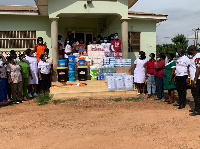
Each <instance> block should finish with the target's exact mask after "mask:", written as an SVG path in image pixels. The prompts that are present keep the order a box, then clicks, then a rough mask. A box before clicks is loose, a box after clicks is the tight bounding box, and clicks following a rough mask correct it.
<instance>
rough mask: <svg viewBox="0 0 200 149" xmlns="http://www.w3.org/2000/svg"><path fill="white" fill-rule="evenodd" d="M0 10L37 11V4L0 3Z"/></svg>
mask: <svg viewBox="0 0 200 149" xmlns="http://www.w3.org/2000/svg"><path fill="white" fill-rule="evenodd" d="M0 10H1V11H38V8H37V6H20V5H0Z"/></svg>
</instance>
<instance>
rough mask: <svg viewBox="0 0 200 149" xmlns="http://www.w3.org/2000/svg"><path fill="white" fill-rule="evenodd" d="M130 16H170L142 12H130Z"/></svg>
mask: <svg viewBox="0 0 200 149" xmlns="http://www.w3.org/2000/svg"><path fill="white" fill-rule="evenodd" d="M128 14H136V15H152V16H168V15H165V14H159V13H151V12H141V11H128Z"/></svg>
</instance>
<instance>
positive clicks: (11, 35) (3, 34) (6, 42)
mask: <svg viewBox="0 0 200 149" xmlns="http://www.w3.org/2000/svg"><path fill="white" fill-rule="evenodd" d="M35 42H36V31H0V48H4V49H10V48H34V43H35Z"/></svg>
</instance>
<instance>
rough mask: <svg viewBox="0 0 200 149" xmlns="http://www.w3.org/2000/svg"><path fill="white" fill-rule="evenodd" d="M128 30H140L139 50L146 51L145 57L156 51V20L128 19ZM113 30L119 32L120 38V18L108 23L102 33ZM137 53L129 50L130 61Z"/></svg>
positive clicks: (107, 33)
mask: <svg viewBox="0 0 200 149" xmlns="http://www.w3.org/2000/svg"><path fill="white" fill-rule="evenodd" d="M128 31H129V32H141V35H140V50H141V51H144V52H145V53H146V56H147V58H148V57H149V54H150V53H156V21H154V20H135V19H130V20H128ZM115 32H117V33H119V38H121V22H120V20H119V21H116V22H115V23H113V24H112V25H110V26H109V27H108V28H107V29H106V30H105V31H104V32H103V33H102V34H103V36H107V35H110V34H112V33H115ZM138 54H139V52H129V58H131V59H132V63H133V62H134V60H135V59H136V58H137V56H138Z"/></svg>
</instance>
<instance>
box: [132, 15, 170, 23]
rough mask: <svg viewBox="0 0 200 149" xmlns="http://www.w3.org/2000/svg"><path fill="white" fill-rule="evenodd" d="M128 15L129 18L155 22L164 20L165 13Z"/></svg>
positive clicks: (165, 17)
mask: <svg viewBox="0 0 200 149" xmlns="http://www.w3.org/2000/svg"><path fill="white" fill-rule="evenodd" d="M128 17H129V18H130V19H138V20H156V23H159V22H162V21H166V20H167V15H160V16H159V15H158V16H156V15H137V14H131V15H130V14H129V15H128Z"/></svg>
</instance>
